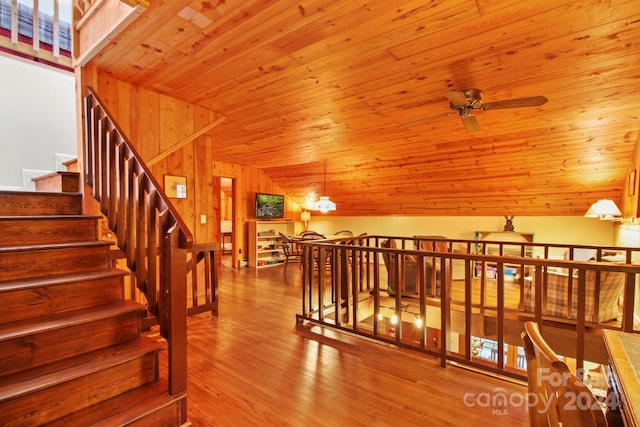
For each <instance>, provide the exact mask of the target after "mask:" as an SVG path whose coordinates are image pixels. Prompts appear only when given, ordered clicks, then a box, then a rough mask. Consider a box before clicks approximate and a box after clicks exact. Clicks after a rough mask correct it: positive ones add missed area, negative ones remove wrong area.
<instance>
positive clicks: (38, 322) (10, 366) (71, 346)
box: [0, 300, 146, 374]
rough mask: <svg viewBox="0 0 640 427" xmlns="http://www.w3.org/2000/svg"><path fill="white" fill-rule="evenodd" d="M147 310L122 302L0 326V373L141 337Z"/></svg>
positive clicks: (128, 302)
mask: <svg viewBox="0 0 640 427" xmlns="http://www.w3.org/2000/svg"><path fill="white" fill-rule="evenodd" d="M145 312H146V308H145V306H143V305H142V304H139V303H136V302H133V301H129V300H127V301H119V302H116V303H112V304H106V305H104V306H101V307H90V308H85V309H82V310H76V311H73V312H68V313H63V314H59V315H55V316H50V317H47V318H43V319H28V320H25V321H18V322H13V323H8V324H5V325H1V326H0V372H2V373H5V374H6V373H15V372H18V371H20V370H24V369H31V368H33V367H36V366H42V365H45V364H48V363H52V362H55V361H58V360H61V359H64V358H68V357H72V356H73V355H74V354H80V353H86V352H90V351H93V350H97V349H99V348H104V347H109V346H112V345H115V344H118V343H120V342H124V341H127V340H133V339H136V338H138V337H139V336H140V332H139V331H140V325H141V318H142V315H143V313H145Z"/></svg>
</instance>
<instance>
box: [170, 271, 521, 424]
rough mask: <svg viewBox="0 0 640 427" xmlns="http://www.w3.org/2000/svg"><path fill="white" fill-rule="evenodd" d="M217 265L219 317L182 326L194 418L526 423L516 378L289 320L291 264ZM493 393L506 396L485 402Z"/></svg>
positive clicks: (297, 289)
mask: <svg viewBox="0 0 640 427" xmlns="http://www.w3.org/2000/svg"><path fill="white" fill-rule="evenodd" d="M220 274H221V277H220V290H219V295H220V306H219V309H220V316H219V317H218V318H215V317H211V316H210V315H207V314H201V315H198V316H196V317H192V318H190V320H189V325H188V334H189V336H188V358H189V359H188V368H189V376H188V381H189V382H188V394H189V398H188V400H189V409H188V419H189V420H190V421H191V422H192V423H193V425H194V426H234V427H240V426H331V427H333V426H477V425H485V424H489V425H492V426H526V425H528V418H527V413H526V408H525V405H524V403H523V400H525V399H526V392H527V390H526V386H525V385H522V384H514V383H512V382H508V381H501V380H499V379H495V378H491V377H489V376H486V375H483V374H480V373H476V372H472V371H469V370H466V369H463V368H459V367H455V366H450V367H447V368H441V367H440V365H439V361H437V360H435V359H432V358H428V357H425V356H423V355H417V354H415V353H413V352H408V351H404V350H398V349H395V348H391V347H389V346H385V345H381V344H377V343H373V342H370V341H367V340H365V339H362V338H357V337H353V336H350V335H347V334H343V333H338V332H334V331H331V330H328V329H324V328H321V327H318V326H313V327H311V326H304V327H300V328H296V325H295V314H296V312H297V311H298V310H299V307H300V302H299V300H300V294H301V273H300V270H299V269H298V268H297V265H292V266H290V267H289V268H288V271H287V273H286V275H285V274H284V273H283V267H282V266H277V267H270V268H265V269H261V270H258V271H256V269H252V268H242V269H232V268H230V267H228V266H226V265H225V266H223V267H222V268H221V269H220ZM162 358H163V360H162V363H166V360H165V359H166V355H163V356H162ZM161 372H162V371H161ZM501 395H502V396H503V397H504V396H506V397H507V401H506V402H504V400H503V401H499V402H498V405H492V399H494V398H496V397H498V398H499V397H500V396H501ZM498 400H499V399H498ZM499 405H501V406H499Z"/></svg>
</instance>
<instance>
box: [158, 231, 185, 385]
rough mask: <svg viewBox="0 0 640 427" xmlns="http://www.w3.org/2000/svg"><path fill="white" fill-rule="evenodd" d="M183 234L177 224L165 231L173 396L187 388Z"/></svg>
mask: <svg viewBox="0 0 640 427" xmlns="http://www.w3.org/2000/svg"><path fill="white" fill-rule="evenodd" d="M179 234H180V232H179V230H178V229H177V228H176V227H173V228H172V230H171V231H169V232H168V233H165V234H164V235H163V237H162V240H163V245H162V258H161V259H162V265H161V270H162V272H161V276H162V278H161V289H160V291H161V296H160V298H162V305H161V310H162V316H161V319H160V322H161V323H160V327H161V332H162V335H163V336H164V337H165V338H166V339H167V341H168V346H169V394H170V395H172V396H173V395H176V394H178V393H181V392H185V391H186V390H187V286H186V282H187V251H186V249H183V248H180V242H179ZM163 325H164V327H163ZM162 329H164V331H162Z"/></svg>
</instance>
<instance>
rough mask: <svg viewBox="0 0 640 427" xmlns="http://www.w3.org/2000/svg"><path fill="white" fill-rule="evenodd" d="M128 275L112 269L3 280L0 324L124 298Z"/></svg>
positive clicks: (0, 287) (1, 283)
mask: <svg viewBox="0 0 640 427" xmlns="http://www.w3.org/2000/svg"><path fill="white" fill-rule="evenodd" d="M127 274H128V273H127V272H126V271H123V270H119V269H116V268H111V269H105V270H95V271H90V272H81V273H76V274H63V275H58V276H45V277H40V278H35V279H30V278H28V279H20V280H10V281H5V282H0V298H2V310H0V325H2V324H5V323H10V322H16V321H19V320H25V319H31V318H36V317H43V316H51V315H55V314H60V313H65V312H69V311H72V310H78V309H82V308H87V307H94V306H100V305H103V304H108V303H111V302H116V301H122V300H123V299H124V284H123V278H124V277H125V276H126V275H127Z"/></svg>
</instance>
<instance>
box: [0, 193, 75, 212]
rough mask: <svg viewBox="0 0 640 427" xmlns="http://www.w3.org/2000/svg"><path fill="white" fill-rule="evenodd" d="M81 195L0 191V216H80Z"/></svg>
mask: <svg viewBox="0 0 640 427" xmlns="http://www.w3.org/2000/svg"><path fill="white" fill-rule="evenodd" d="M81 214H82V194H80V193H47V192H35V191H4V190H3V191H0V215H3V216H8V215H12V216H13V215H81Z"/></svg>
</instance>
